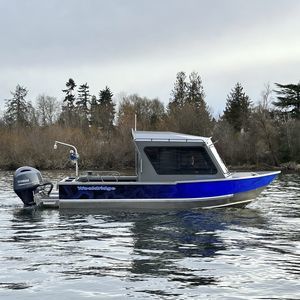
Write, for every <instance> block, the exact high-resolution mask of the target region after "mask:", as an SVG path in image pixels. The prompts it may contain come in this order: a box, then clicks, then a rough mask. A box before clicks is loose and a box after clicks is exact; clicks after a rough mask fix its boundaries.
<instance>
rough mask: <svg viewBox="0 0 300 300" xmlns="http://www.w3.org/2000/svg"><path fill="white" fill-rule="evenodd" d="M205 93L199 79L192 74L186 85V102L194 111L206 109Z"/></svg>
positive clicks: (196, 74) (196, 75)
mask: <svg viewBox="0 0 300 300" xmlns="http://www.w3.org/2000/svg"><path fill="white" fill-rule="evenodd" d="M204 98H205V93H204V89H203V86H202V80H201V77H200V76H199V75H198V73H196V72H192V73H191V74H190V76H189V83H188V85H187V102H188V103H190V104H192V105H193V106H194V107H195V108H196V109H198V110H202V109H206V103H205V101H204Z"/></svg>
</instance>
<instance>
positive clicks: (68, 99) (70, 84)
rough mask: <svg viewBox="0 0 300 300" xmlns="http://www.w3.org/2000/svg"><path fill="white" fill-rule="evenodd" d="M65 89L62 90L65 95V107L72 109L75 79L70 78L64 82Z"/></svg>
mask: <svg viewBox="0 0 300 300" xmlns="http://www.w3.org/2000/svg"><path fill="white" fill-rule="evenodd" d="M66 87H67V88H66V89H64V90H62V91H63V92H64V93H65V94H66V95H65V98H64V102H65V103H66V105H67V107H68V108H69V109H70V110H73V109H74V106H75V105H74V102H75V95H74V89H75V87H76V84H75V81H74V80H73V79H72V78H70V79H69V80H68V81H67V82H66Z"/></svg>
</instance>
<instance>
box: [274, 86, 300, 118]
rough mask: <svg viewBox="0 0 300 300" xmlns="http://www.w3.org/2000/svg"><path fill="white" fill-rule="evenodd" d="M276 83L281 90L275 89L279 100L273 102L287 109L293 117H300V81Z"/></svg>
mask: <svg viewBox="0 0 300 300" xmlns="http://www.w3.org/2000/svg"><path fill="white" fill-rule="evenodd" d="M275 84H276V86H277V87H278V88H280V90H277V91H275V92H276V93H277V95H278V96H277V99H278V101H275V102H273V104H274V105H275V106H277V107H279V108H281V109H287V110H288V113H289V114H290V115H291V116H292V117H293V118H296V119H300V82H299V83H298V84H279V83H275Z"/></svg>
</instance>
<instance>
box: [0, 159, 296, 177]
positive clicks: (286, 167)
mask: <svg viewBox="0 0 300 300" xmlns="http://www.w3.org/2000/svg"><path fill="white" fill-rule="evenodd" d="M33 167H34V166H33ZM227 167H228V169H229V170H230V171H236V172H237V171H241V172H243V171H253V172H255V171H281V172H282V173H285V174H287V173H300V164H297V163H295V162H288V163H284V164H281V165H280V166H279V167H277V166H270V165H262V164H258V165H250V164H249V165H247V164H244V165H234V166H231V165H228V166H227ZM35 168H37V167H35ZM16 169H17V168H15V169H13V168H2V167H0V171H2V172H5V171H12V172H13V171H15V170H16ZM37 169H38V170H39V171H44V172H47V171H49V172H73V171H75V169H73V168H63V169H59V168H47V169H43V168H37ZM87 171H94V172H101V171H119V172H120V173H121V174H122V175H132V174H135V169H131V168H130V169H120V170H117V169H97V168H93V169H86V168H84V169H83V168H81V169H80V166H79V172H83V173H84V172H87Z"/></svg>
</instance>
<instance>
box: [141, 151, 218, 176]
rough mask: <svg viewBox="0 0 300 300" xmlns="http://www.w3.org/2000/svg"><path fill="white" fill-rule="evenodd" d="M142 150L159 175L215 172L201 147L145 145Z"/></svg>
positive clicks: (213, 166)
mask: <svg viewBox="0 0 300 300" xmlns="http://www.w3.org/2000/svg"><path fill="white" fill-rule="evenodd" d="M144 151H145V153H146V155H147V157H148V159H149V160H150V162H151V164H152V166H153V168H154V169H155V171H156V173H157V174H159V175H177V174H181V175H192V174H200V175H204V174H205V175H207V174H216V173H217V168H216V167H215V165H214V163H213V162H212V160H211V158H210V157H209V155H208V153H207V152H206V150H205V148H203V147H145V148H144Z"/></svg>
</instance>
